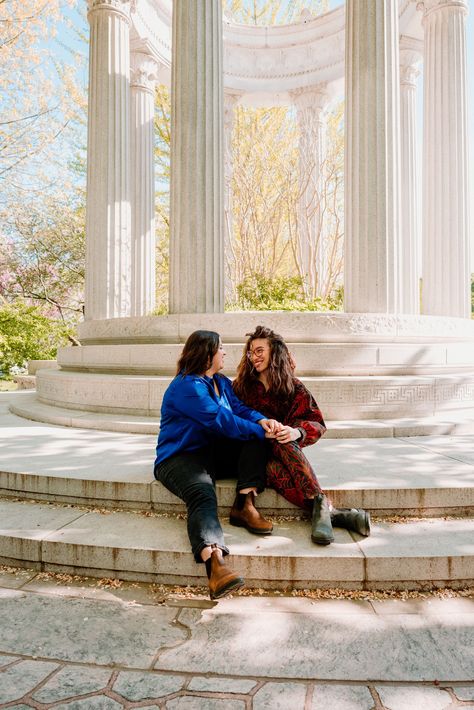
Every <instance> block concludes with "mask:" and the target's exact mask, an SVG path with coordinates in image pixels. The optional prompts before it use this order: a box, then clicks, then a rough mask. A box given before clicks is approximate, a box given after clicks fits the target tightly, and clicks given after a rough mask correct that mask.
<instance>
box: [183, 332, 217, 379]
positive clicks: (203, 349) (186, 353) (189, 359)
mask: <svg viewBox="0 0 474 710" xmlns="http://www.w3.org/2000/svg"><path fill="white" fill-rule="evenodd" d="M220 340H221V338H220V335H219V333H215V332H214V331H213V330H195V331H194V333H191V335H190V336H189V338H188V339H187V340H186V342H185V344H184V348H183V352H182V353H181V357H180V358H179V360H178V366H177V371H176V374H177V375H179V374H182V375H202V374H203V373H204V372H206V370H208V369H209V367H210V366H211V362H212V358H213V357H214V355H215V354H216V352H217V351H218V350H219V343H220Z"/></svg>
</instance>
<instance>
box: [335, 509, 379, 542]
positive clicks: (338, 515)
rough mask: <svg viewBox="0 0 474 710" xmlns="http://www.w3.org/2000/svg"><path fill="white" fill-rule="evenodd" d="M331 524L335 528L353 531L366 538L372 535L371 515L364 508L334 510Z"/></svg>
mask: <svg viewBox="0 0 474 710" xmlns="http://www.w3.org/2000/svg"><path fill="white" fill-rule="evenodd" d="M331 522H332V524H333V525H334V527H335V528H344V529H345V530H353V531H354V532H356V533H359V535H363V536H364V537H368V536H369V535H370V513H368V512H367V511H366V510H364V509H363V508H340V509H337V508H334V509H333V510H332V511H331Z"/></svg>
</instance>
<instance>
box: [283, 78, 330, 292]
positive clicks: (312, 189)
mask: <svg viewBox="0 0 474 710" xmlns="http://www.w3.org/2000/svg"><path fill="white" fill-rule="evenodd" d="M291 98H292V100H293V101H294V103H295V106H296V110H297V119H298V127H299V144H298V149H299V159H298V162H299V196H298V245H297V246H298V259H299V263H300V272H301V274H302V276H303V279H304V284H305V293H306V296H307V297H308V298H311V299H314V298H315V297H316V296H323V295H324V285H325V281H326V277H327V274H326V270H327V264H326V249H325V247H326V244H325V237H326V234H325V229H324V227H325V225H324V213H325V210H324V187H325V186H324V176H323V170H324V162H325V157H326V117H325V115H324V110H325V108H326V106H327V104H328V102H329V93H328V91H327V87H326V86H325V85H324V86H321V87H319V88H314V89H301V90H298V91H293V92H292V93H291Z"/></svg>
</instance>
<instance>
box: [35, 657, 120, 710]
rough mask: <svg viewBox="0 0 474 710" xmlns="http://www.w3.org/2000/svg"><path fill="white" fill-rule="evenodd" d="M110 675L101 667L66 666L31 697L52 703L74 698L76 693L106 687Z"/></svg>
mask: <svg viewBox="0 0 474 710" xmlns="http://www.w3.org/2000/svg"><path fill="white" fill-rule="evenodd" d="M110 676H111V671H108V670H104V669H102V668H81V667H80V666H70V667H67V666H66V667H65V668H61V670H60V671H59V672H58V673H56V674H55V675H54V677H53V678H51V680H49V681H48V682H47V683H46V684H45V685H43V686H42V688H40V689H39V690H37V691H36V692H35V693H33V698H34V699H35V700H38V701H39V702H41V703H53V702H55V701H58V700H67V699H68V698H75V697H76V696H77V695H86V694H87V693H94V692H96V691H98V690H102V689H105V688H106V687H107V684H108V682H109V680H110Z"/></svg>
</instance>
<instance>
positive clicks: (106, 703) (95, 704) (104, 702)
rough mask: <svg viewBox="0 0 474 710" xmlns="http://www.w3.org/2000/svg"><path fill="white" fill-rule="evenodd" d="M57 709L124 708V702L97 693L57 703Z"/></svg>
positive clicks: (97, 709)
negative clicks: (68, 701) (92, 695)
mask: <svg viewBox="0 0 474 710" xmlns="http://www.w3.org/2000/svg"><path fill="white" fill-rule="evenodd" d="M54 709H55V710H123V705H122V703H117V702H116V701H115V700H112V698H108V697H107V696H106V695H96V696H94V697H92V698H84V699H83V700H73V701H72V702H70V703H61V705H55V706H54Z"/></svg>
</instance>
